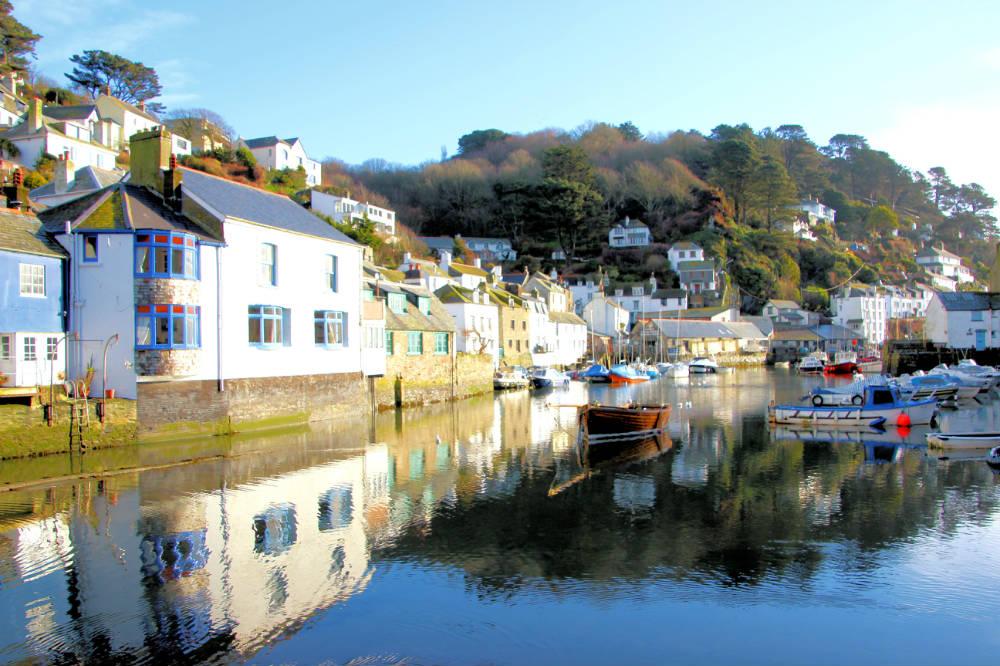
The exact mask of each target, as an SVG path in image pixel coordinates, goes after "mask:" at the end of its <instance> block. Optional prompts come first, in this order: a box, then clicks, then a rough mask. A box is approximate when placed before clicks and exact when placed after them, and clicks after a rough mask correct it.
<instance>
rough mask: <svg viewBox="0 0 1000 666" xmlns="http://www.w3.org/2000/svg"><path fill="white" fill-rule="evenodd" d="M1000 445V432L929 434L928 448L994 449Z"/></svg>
mask: <svg viewBox="0 0 1000 666" xmlns="http://www.w3.org/2000/svg"><path fill="white" fill-rule="evenodd" d="M998 445H1000V432H929V433H927V446H930V447H932V448H936V449H992V448H993V447H996V446H998Z"/></svg>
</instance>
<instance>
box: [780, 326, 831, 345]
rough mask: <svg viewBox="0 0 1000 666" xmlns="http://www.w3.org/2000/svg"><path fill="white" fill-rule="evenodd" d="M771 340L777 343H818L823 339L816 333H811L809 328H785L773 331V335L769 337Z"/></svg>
mask: <svg viewBox="0 0 1000 666" xmlns="http://www.w3.org/2000/svg"><path fill="white" fill-rule="evenodd" d="M771 339H772V340H775V341H777V342H781V341H786V340H791V341H799V340H803V341H804V340H809V341H812V342H819V341H820V340H822V339H823V338H822V337H820V336H819V334H817V333H816V331H813V330H812V329H809V328H786V329H782V330H776V331H774V335H773V336H771Z"/></svg>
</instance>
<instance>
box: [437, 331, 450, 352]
mask: <svg viewBox="0 0 1000 666" xmlns="http://www.w3.org/2000/svg"><path fill="white" fill-rule="evenodd" d="M434 353H435V354H447V353H448V334H447V333H435V334H434Z"/></svg>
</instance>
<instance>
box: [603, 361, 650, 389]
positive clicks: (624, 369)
mask: <svg viewBox="0 0 1000 666" xmlns="http://www.w3.org/2000/svg"><path fill="white" fill-rule="evenodd" d="M608 374H609V376H610V377H611V383H612V384H638V383H640V382H648V381H649V376H648V375H644V374H640V373H638V372H636V371H635V370H633V369H632V368H631V367H629V366H628V365H626V364H625V363H618V364H617V365H613V366H611V369H610V370H609V371H608Z"/></svg>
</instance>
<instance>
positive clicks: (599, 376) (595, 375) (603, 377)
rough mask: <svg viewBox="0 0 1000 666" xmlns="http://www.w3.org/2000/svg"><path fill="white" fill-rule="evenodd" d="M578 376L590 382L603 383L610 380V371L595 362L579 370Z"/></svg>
mask: <svg viewBox="0 0 1000 666" xmlns="http://www.w3.org/2000/svg"><path fill="white" fill-rule="evenodd" d="M580 378H581V379H583V380H584V381H588V382H590V383H592V384H605V383H607V382H610V381H611V372H610V371H609V370H608V369H607V368H605V367H604V366H603V365H601V364H600V363H595V364H594V365H592V366H590V367H589V368H587V369H586V370H584V371H583V372H581V373H580Z"/></svg>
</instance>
